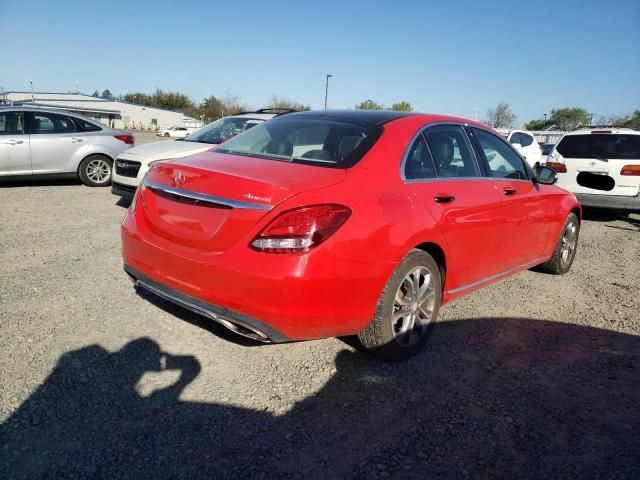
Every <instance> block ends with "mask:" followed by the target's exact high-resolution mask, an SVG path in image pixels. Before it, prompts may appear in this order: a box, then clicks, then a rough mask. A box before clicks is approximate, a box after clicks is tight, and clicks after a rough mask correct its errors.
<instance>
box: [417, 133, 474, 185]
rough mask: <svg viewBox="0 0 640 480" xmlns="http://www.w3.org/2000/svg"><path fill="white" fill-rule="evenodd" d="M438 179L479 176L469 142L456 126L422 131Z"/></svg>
mask: <svg viewBox="0 0 640 480" xmlns="http://www.w3.org/2000/svg"><path fill="white" fill-rule="evenodd" d="M424 138H425V140H426V141H427V144H428V146H429V150H430V151H431V155H432V156H433V161H434V163H435V166H436V170H437V172H438V176H439V177H445V178H447V177H477V176H479V175H480V172H479V171H478V167H477V165H476V162H475V159H474V157H473V154H472V153H471V146H470V144H469V140H468V139H467V136H466V134H465V132H464V130H463V128H462V127H460V126H458V125H438V126H435V127H429V128H427V129H426V130H425V131H424Z"/></svg>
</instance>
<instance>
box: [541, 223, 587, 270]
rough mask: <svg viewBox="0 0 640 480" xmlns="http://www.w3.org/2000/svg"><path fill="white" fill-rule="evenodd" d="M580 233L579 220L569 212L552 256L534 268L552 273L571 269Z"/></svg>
mask: <svg viewBox="0 0 640 480" xmlns="http://www.w3.org/2000/svg"><path fill="white" fill-rule="evenodd" d="M579 233H580V222H579V221H578V217H576V215H575V213H570V214H569V216H568V217H567V220H566V221H565V222H564V226H563V227H562V231H561V232H560V238H559V239H558V243H557V244H556V248H555V249H554V251H553V256H552V257H551V258H550V259H549V260H547V261H546V262H545V263H543V264H542V265H538V267H537V268H536V270H539V271H541V272H545V273H551V274H553V275H563V274H565V273H567V272H568V271H569V270H570V269H571V265H572V264H573V259H574V258H575V256H576V249H577V248H578V234H579Z"/></svg>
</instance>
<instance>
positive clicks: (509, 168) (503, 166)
mask: <svg viewBox="0 0 640 480" xmlns="http://www.w3.org/2000/svg"><path fill="white" fill-rule="evenodd" d="M473 133H474V135H475V137H476V138H477V139H478V142H479V143H480V148H481V149H482V151H483V152H484V156H485V158H486V159H487V163H488V166H489V171H490V172H491V176H492V177H495V178H511V179H516V180H526V179H527V178H528V177H527V173H526V172H527V170H526V168H525V166H524V163H523V162H522V159H521V158H520V156H519V155H518V154H517V153H516V152H515V151H513V149H511V147H509V145H508V144H506V143H505V142H504V141H502V139H500V138H499V137H497V136H496V135H494V134H492V133H489V132H487V131H486V130H481V129H479V128H474V129H473Z"/></svg>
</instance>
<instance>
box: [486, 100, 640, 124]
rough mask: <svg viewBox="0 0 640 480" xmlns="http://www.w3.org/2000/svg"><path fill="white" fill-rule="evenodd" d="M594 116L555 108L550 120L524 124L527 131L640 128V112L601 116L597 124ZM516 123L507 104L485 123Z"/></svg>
mask: <svg viewBox="0 0 640 480" xmlns="http://www.w3.org/2000/svg"><path fill="white" fill-rule="evenodd" d="M593 117H594V115H593V114H592V113H589V112H588V111H587V110H585V109H584V108H579V107H564V108H554V109H552V110H551V112H549V116H548V118H544V119H534V120H531V121H529V122H527V123H525V124H524V128H525V129H526V130H544V129H546V128H549V127H552V126H555V127H557V128H558V129H559V130H564V131H568V130H574V129H576V128H579V127H587V126H591V125H601V126H609V127H628V128H640V110H635V111H634V112H633V113H627V114H626V115H617V116H608V117H607V116H604V115H600V116H599V117H598V118H597V119H596V120H595V122H594V121H593ZM515 121H516V116H515V114H514V113H513V111H512V110H511V107H510V106H509V104H508V103H506V102H500V103H499V104H498V105H497V106H496V107H495V108H492V109H490V110H488V111H487V118H486V119H485V120H484V123H486V124H487V125H489V126H491V127H494V128H510V127H512V126H513V124H514V123H515Z"/></svg>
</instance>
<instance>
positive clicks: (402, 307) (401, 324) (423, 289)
mask: <svg viewBox="0 0 640 480" xmlns="http://www.w3.org/2000/svg"><path fill="white" fill-rule="evenodd" d="M435 303H436V291H435V288H434V281H433V275H432V273H431V271H430V270H429V269H428V268H427V267H424V266H418V267H415V268H414V269H412V270H411V271H410V272H409V273H407V275H406V276H405V277H404V279H403V280H402V282H401V283H400V286H399V287H398V290H397V291H396V296H395V298H394V301H393V313H392V315H391V322H392V327H393V334H394V337H395V339H396V341H397V342H398V344H399V345H401V346H403V347H411V346H413V345H415V344H416V343H417V342H418V341H419V340H420V339H421V338H422V337H423V336H424V335H425V334H426V333H427V327H428V326H429V324H430V323H431V321H432V319H433V310H434V307H435Z"/></svg>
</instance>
